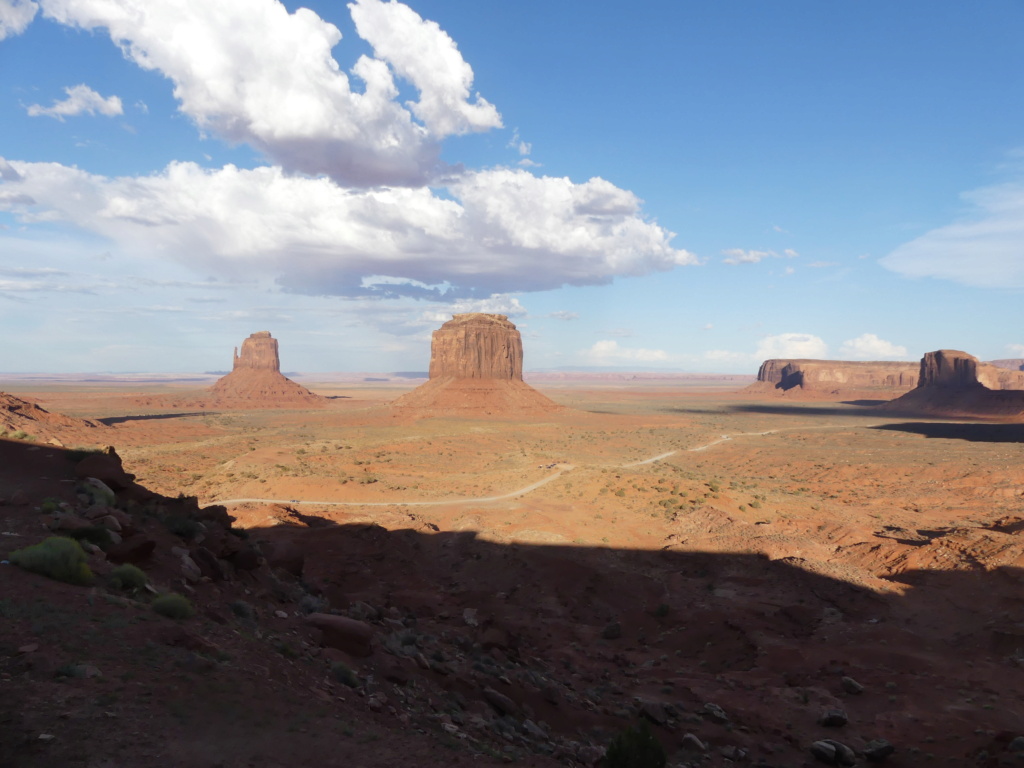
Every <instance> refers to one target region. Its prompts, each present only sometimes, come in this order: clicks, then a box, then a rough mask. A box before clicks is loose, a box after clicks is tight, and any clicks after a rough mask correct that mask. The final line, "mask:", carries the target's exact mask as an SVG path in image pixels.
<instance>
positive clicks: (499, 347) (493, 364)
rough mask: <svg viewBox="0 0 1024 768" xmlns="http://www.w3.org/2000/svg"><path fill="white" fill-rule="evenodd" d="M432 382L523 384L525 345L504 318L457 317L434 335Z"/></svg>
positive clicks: (431, 361) (516, 331) (432, 344)
mask: <svg viewBox="0 0 1024 768" xmlns="http://www.w3.org/2000/svg"><path fill="white" fill-rule="evenodd" d="M430 378H431V379H442V378H453V379H504V380H517V381H522V380H523V342H522V338H521V337H520V335H519V331H518V330H517V329H516V327H515V325H514V324H513V323H511V322H509V319H508V318H507V317H506V316H505V315H487V314H483V313H480V312H473V313H468V314H464V315H455V316H454V317H452V319H451V320H449V321H448V322H447V323H445V324H444V325H442V326H441V327H440V328H438V329H437V330H436V331H434V334H433V337H432V340H431V344H430Z"/></svg>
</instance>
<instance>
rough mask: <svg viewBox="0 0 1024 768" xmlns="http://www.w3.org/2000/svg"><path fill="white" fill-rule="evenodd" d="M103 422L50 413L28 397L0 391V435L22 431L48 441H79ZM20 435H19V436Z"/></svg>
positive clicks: (4, 435) (54, 442) (101, 428)
mask: <svg viewBox="0 0 1024 768" xmlns="http://www.w3.org/2000/svg"><path fill="white" fill-rule="evenodd" d="M104 429H106V425H104V424H102V423H100V422H98V421H92V420H88V419H75V418H72V417H70V416H65V415H63V414H61V413H53V412H51V411H48V410H46V409H45V408H42V407H41V406H40V405H39V404H38V403H34V402H32V401H31V400H23V399H22V398H20V397H15V396H14V395H10V394H7V393H6V392H0V436H2V437H8V436H14V435H19V433H24V434H26V435H31V436H32V437H33V438H34V439H36V440H48V441H49V442H51V443H53V444H55V445H60V444H62V440H61V438H62V437H63V438H73V439H76V440H81V439H82V438H83V437H85V438H87V439H88V438H92V435H91V434H88V433H89V432H91V431H95V430H104ZM19 436H20V435H19Z"/></svg>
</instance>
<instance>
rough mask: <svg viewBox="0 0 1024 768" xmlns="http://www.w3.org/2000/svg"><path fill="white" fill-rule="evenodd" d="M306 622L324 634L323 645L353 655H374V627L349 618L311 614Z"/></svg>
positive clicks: (327, 614)
mask: <svg viewBox="0 0 1024 768" xmlns="http://www.w3.org/2000/svg"><path fill="white" fill-rule="evenodd" d="M306 622H307V623H308V624H312V625H313V626H314V627H316V628H317V629H319V630H320V631H321V633H322V634H323V644H324V645H326V646H330V647H331V648H337V649H338V650H340V651H344V652H345V653H348V654H351V655H352V656H369V655H370V654H372V653H373V627H371V626H370V625H369V624H366V623H364V622H362V621H357V620H356V619H350V618H348V617H347V616H334V615H333V614H329V613H311V614H309V615H308V616H307V617H306Z"/></svg>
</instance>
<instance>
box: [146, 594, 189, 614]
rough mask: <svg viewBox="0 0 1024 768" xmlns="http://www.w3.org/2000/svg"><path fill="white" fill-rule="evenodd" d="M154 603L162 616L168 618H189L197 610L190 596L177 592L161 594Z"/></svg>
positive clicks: (155, 609)
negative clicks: (189, 598)
mask: <svg viewBox="0 0 1024 768" xmlns="http://www.w3.org/2000/svg"><path fill="white" fill-rule="evenodd" d="M152 605H153V610H154V611H156V612H157V613H159V614H160V615H161V616H166V617H167V618H168V619H187V618H190V617H191V616H193V615H194V614H195V612H196V609H195V608H193V607H192V603H190V602H189V600H188V598H187V597H185V596H184V595H179V594H178V593H177V592H168V593H167V594H166V595H160V597H158V598H156V599H155V600H154V601H153V603H152Z"/></svg>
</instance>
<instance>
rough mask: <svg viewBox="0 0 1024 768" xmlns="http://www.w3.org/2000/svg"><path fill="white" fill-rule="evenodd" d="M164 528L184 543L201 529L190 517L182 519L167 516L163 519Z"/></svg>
mask: <svg viewBox="0 0 1024 768" xmlns="http://www.w3.org/2000/svg"><path fill="white" fill-rule="evenodd" d="M164 527H166V528H167V530H168V531H170V532H171V533H173V534H174V535H175V536H180V537H181V538H183V539H184V540H185V541H191V540H192V539H194V538H195V537H196V536H198V535H199V532H200V531H201V530H202V528H200V527H199V523H197V522H196V521H195V520H193V519H192V518H190V517H183V516H181V515H169V516H168V517H166V518H164Z"/></svg>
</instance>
